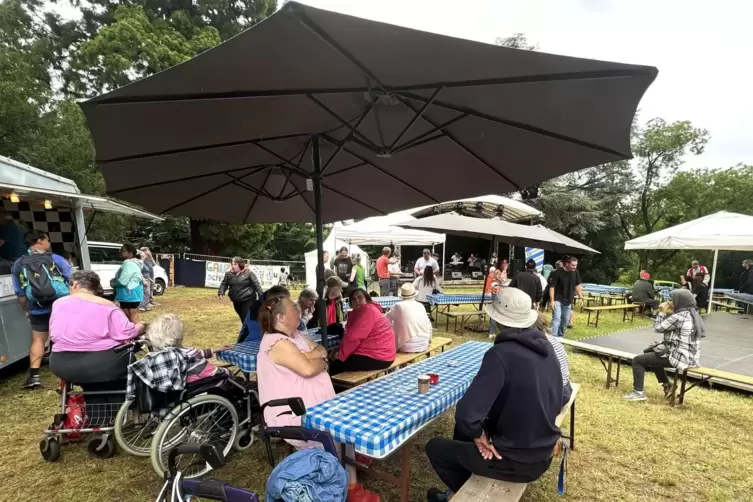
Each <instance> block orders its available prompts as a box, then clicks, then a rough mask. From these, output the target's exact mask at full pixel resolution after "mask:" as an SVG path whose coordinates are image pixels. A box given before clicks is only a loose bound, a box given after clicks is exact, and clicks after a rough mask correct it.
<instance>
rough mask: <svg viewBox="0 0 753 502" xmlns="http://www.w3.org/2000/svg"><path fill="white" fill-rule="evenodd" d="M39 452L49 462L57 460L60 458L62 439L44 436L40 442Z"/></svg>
mask: <svg viewBox="0 0 753 502" xmlns="http://www.w3.org/2000/svg"><path fill="white" fill-rule="evenodd" d="M39 452H40V453H41V454H42V458H43V459H45V460H46V461H48V462H55V461H56V460H57V459H59V458H60V441H58V440H57V439H56V438H50V437H47V438H44V439H43V440H41V441H40V442H39Z"/></svg>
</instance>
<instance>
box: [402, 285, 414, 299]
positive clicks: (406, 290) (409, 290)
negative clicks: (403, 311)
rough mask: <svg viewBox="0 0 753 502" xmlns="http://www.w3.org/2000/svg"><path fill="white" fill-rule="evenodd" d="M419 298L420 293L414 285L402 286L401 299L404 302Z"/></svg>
mask: <svg viewBox="0 0 753 502" xmlns="http://www.w3.org/2000/svg"><path fill="white" fill-rule="evenodd" d="M417 296H418V291H416V288H414V287H413V284H410V283H407V284H403V285H402V286H400V298H402V299H403V300H410V299H412V298H415V297H417Z"/></svg>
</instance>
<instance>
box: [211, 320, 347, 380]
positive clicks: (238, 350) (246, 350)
mask: <svg viewBox="0 0 753 502" xmlns="http://www.w3.org/2000/svg"><path fill="white" fill-rule="evenodd" d="M306 334H307V335H308V337H309V338H310V339H312V340H313V341H315V342H316V343H321V341H322V337H321V335H320V334H319V328H314V329H310V330H308V332H307V333H306ZM327 340H328V342H329V345H328V347H329V348H331V349H333V348H335V347H338V346H339V345H340V338H339V337H338V336H337V335H329V336H328V337H327ZM260 345H261V341H259V340H253V341H248V342H242V343H236V344H235V346H233V348H232V349H231V350H223V351H221V352H218V353H217V359H219V360H220V361H225V362H226V363H230V364H232V365H234V366H237V367H239V368H240V369H241V371H243V372H244V373H253V372H254V371H256V356H257V355H258V354H259V346H260Z"/></svg>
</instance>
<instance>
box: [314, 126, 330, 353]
mask: <svg viewBox="0 0 753 502" xmlns="http://www.w3.org/2000/svg"><path fill="white" fill-rule="evenodd" d="M311 157H312V159H311V160H312V163H313V165H314V172H313V179H312V181H313V188H314V213H316V214H315V218H316V222H315V228H316V249H317V258H316V293H317V295H318V296H319V299H318V300H317V301H316V315H317V316H319V334H320V335H321V337H322V338H321V340H322V341H321V344H322V347H324V349H325V350H326V349H327V346H328V343H327V342H328V341H329V340H328V339H327V307H326V306H325V303H324V255H323V251H324V230H323V228H322V227H323V226H324V225H323V223H322V164H321V157H320V156H319V136H317V135H316V134H313V135H312V136H311Z"/></svg>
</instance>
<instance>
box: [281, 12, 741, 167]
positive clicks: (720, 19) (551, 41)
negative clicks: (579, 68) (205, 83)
mask: <svg viewBox="0 0 753 502" xmlns="http://www.w3.org/2000/svg"><path fill="white" fill-rule="evenodd" d="M302 2H303V3H305V4H308V5H311V6H313V7H320V8H322V9H327V10H333V11H337V12H341V13H343V14H351V15H354V16H359V17H363V18H367V19H373V20H376V21H383V22H388V23H392V24H397V25H401V26H406V27H409V28H415V29H420V30H425V31H431V32H435V33H441V34H444V35H452V36H455V37H461V38H467V39H471V40H478V41H481V42H489V43H492V42H494V40H495V39H496V38H497V37H506V36H510V35H512V34H514V33H525V35H526V36H527V37H528V39H529V41H531V42H533V43H537V44H538V45H539V50H541V51H544V52H551V53H557V54H565V55H568V56H578V57H588V58H595V59H605V60H610V61H618V62H623V63H634V64H645V65H651V66H656V67H657V68H658V69H659V76H658V77H657V79H656V81H655V82H654V83H653V84H652V85H651V87H649V89H648V92H647V93H646V95H645V96H644V98H643V101H642V102H641V105H640V118H641V121H642V122H645V121H646V120H648V119H649V118H653V117H662V118H664V119H666V120H667V121H673V120H690V121H691V122H692V123H693V124H694V125H695V126H697V127H703V128H706V129H708V130H709V132H710V134H711V141H710V143H709V145H708V146H707V148H706V152H705V153H704V154H703V155H701V156H698V157H692V158H691V157H688V158H687V163H686V166H685V167H686V168H695V167H710V168H719V167H731V166H733V165H735V164H737V163H739V162H743V163H747V164H751V165H753V84H752V83H751V82H753V37H751V36H750V22H751V19H753V2H750V1H748V0H721V1H718V2H716V3H713V2H709V1H708V0H706V1H700V0H654V1H649V0H536V1H525V0H515V1H510V0H466V1H464V2H461V1H459V0H302ZM279 3H280V4H282V2H281V1H280V2H279Z"/></svg>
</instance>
